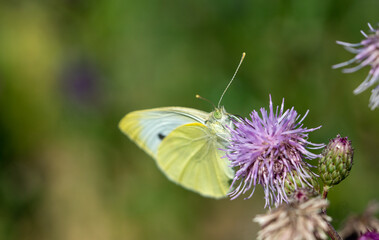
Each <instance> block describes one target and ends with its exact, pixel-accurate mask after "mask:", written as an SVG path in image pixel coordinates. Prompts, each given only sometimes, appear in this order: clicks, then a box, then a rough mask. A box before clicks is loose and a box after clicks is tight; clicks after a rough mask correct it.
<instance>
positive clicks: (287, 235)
mask: <svg viewBox="0 0 379 240" xmlns="http://www.w3.org/2000/svg"><path fill="white" fill-rule="evenodd" d="M327 206H328V201H327V200H326V199H322V198H320V197H316V198H311V199H308V200H306V201H300V202H298V201H290V202H289V203H288V204H282V205H280V206H279V207H278V208H276V209H274V210H272V211H269V212H268V213H266V214H262V215H257V216H256V217H255V218H254V220H253V221H255V222H257V223H259V225H260V226H261V230H260V231H259V232H258V239H261V240H271V239H272V240H274V239H282V240H300V239H309V240H313V239H327V235H326V234H325V233H326V232H327V230H328V222H330V221H331V218H330V217H329V216H327V215H326V214H324V213H323V212H322V209H325V208H326V207H327Z"/></svg>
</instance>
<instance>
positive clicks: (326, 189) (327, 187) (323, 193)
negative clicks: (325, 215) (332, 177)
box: [322, 185, 330, 199]
mask: <svg viewBox="0 0 379 240" xmlns="http://www.w3.org/2000/svg"><path fill="white" fill-rule="evenodd" d="M329 189H330V187H329V186H327V185H324V189H323V192H322V198H323V199H326V197H327V196H328V192H329Z"/></svg>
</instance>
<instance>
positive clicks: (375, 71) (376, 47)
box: [333, 24, 379, 110]
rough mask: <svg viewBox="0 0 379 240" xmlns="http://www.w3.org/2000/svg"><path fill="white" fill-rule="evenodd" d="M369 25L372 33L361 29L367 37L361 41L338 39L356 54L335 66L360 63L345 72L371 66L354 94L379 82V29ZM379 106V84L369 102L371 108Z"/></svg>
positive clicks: (344, 70) (339, 42)
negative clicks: (351, 41)
mask: <svg viewBox="0 0 379 240" xmlns="http://www.w3.org/2000/svg"><path fill="white" fill-rule="evenodd" d="M368 26H369V28H370V33H371V34H368V35H367V34H366V33H365V32H363V31H361V33H362V34H363V36H364V37H365V39H363V40H362V41H361V42H360V43H346V42H341V41H337V43H338V44H340V45H342V46H344V47H345V49H346V50H347V51H349V52H351V53H354V54H356V56H355V57H354V58H352V59H350V60H349V61H346V62H343V63H340V64H336V65H334V66H333V68H341V67H345V66H347V65H350V64H354V63H356V64H358V65H357V66H355V67H351V68H345V69H343V70H342V72H344V73H351V72H355V71H357V70H359V69H361V68H363V67H365V66H371V69H370V72H369V73H368V75H367V77H366V79H365V80H364V81H363V82H362V83H361V85H359V86H358V87H357V88H356V89H355V90H354V94H359V93H361V92H363V91H365V90H366V89H368V88H369V87H371V86H372V85H374V84H376V83H378V82H379V29H374V28H373V27H372V26H371V25H370V24H368ZM378 106H379V85H377V86H376V87H375V88H374V89H373V90H372V91H371V97H370V103H369V107H370V108H371V110H374V109H375V108H376V107H378Z"/></svg>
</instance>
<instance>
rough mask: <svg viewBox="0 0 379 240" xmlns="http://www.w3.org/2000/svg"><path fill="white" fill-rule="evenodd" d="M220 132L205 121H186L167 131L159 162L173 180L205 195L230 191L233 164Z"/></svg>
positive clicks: (222, 195)
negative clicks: (219, 134)
mask: <svg viewBox="0 0 379 240" xmlns="http://www.w3.org/2000/svg"><path fill="white" fill-rule="evenodd" d="M223 147H224V146H222V145H221V144H220V143H219V142H218V141H217V136H216V135H215V134H214V132H212V130H210V129H209V128H208V127H207V126H205V125H203V124H201V123H191V124H185V125H182V126H180V127H178V128H176V129H175V130H174V131H172V132H171V133H170V134H169V135H167V136H166V137H165V138H164V140H163V141H162V144H161V145H160V146H159V148H158V153H157V158H156V159H157V163H158V166H159V167H160V168H161V170H162V171H163V172H164V173H165V174H166V175H167V177H168V178H170V179H171V180H172V181H174V182H176V183H179V184H180V185H182V186H184V187H186V188H188V189H190V190H193V191H195V192H198V193H200V194H201V195H203V196H207V197H214V198H221V197H224V196H226V194H227V193H228V191H229V187H230V184H229V180H230V179H231V178H232V177H233V170H232V169H231V168H229V166H228V165H229V163H228V161H227V159H226V158H222V156H223V155H224V153H223V152H222V151H221V150H219V149H220V148H223Z"/></svg>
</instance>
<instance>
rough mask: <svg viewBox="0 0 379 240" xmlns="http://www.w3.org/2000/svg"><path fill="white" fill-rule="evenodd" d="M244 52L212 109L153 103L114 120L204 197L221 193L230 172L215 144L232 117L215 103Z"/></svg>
mask: <svg viewBox="0 0 379 240" xmlns="http://www.w3.org/2000/svg"><path fill="white" fill-rule="evenodd" d="M244 57H245V53H243V54H242V58H241V61H240V63H239V64H238V67H237V70H236V72H235V73H234V75H233V77H232V80H231V81H230V82H229V84H228V86H227V87H226V88H225V90H224V92H223V94H222V95H221V98H220V100H219V102H218V107H217V108H216V107H215V110H214V111H213V112H211V113H206V112H204V111H200V110H197V109H192V108H184V107H164V108H154V109H147V110H141V111H135V112H131V113H129V114H127V115H126V116H125V117H124V118H122V120H121V121H120V123H119V128H120V129H121V131H122V132H123V133H125V134H126V135H127V136H128V137H129V138H130V139H131V140H133V141H134V142H135V143H136V144H137V145H138V146H139V147H141V148H142V149H143V150H145V151H146V152H147V153H148V154H149V155H150V156H152V157H153V158H154V159H155V161H156V163H157V165H158V167H159V168H160V169H161V170H162V172H163V173H164V174H165V175H166V176H167V177H168V178H169V179H170V180H172V181H173V182H175V183H177V184H179V185H181V186H183V187H185V188H187V189H189V190H192V191H195V192H197V193H199V194H201V195H203V196H205V197H213V198H221V197H224V196H226V195H227V194H228V192H229V188H230V179H232V178H233V177H234V171H233V169H231V168H230V167H229V161H228V160H227V158H225V157H222V156H223V155H225V153H224V152H223V151H222V150H220V149H223V148H226V146H227V143H228V139H229V131H230V130H229V129H230V128H231V127H232V126H233V122H232V119H233V118H235V117H234V116H233V115H231V114H229V113H227V112H226V111H225V109H224V107H220V103H221V100H222V98H223V96H224V94H225V92H226V90H227V89H228V88H229V86H230V84H231V83H232V81H233V79H234V77H235V75H236V73H237V71H238V69H239V67H240V65H241V63H242V61H243V59H244ZM197 97H198V98H201V97H200V96H198V95H197Z"/></svg>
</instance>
